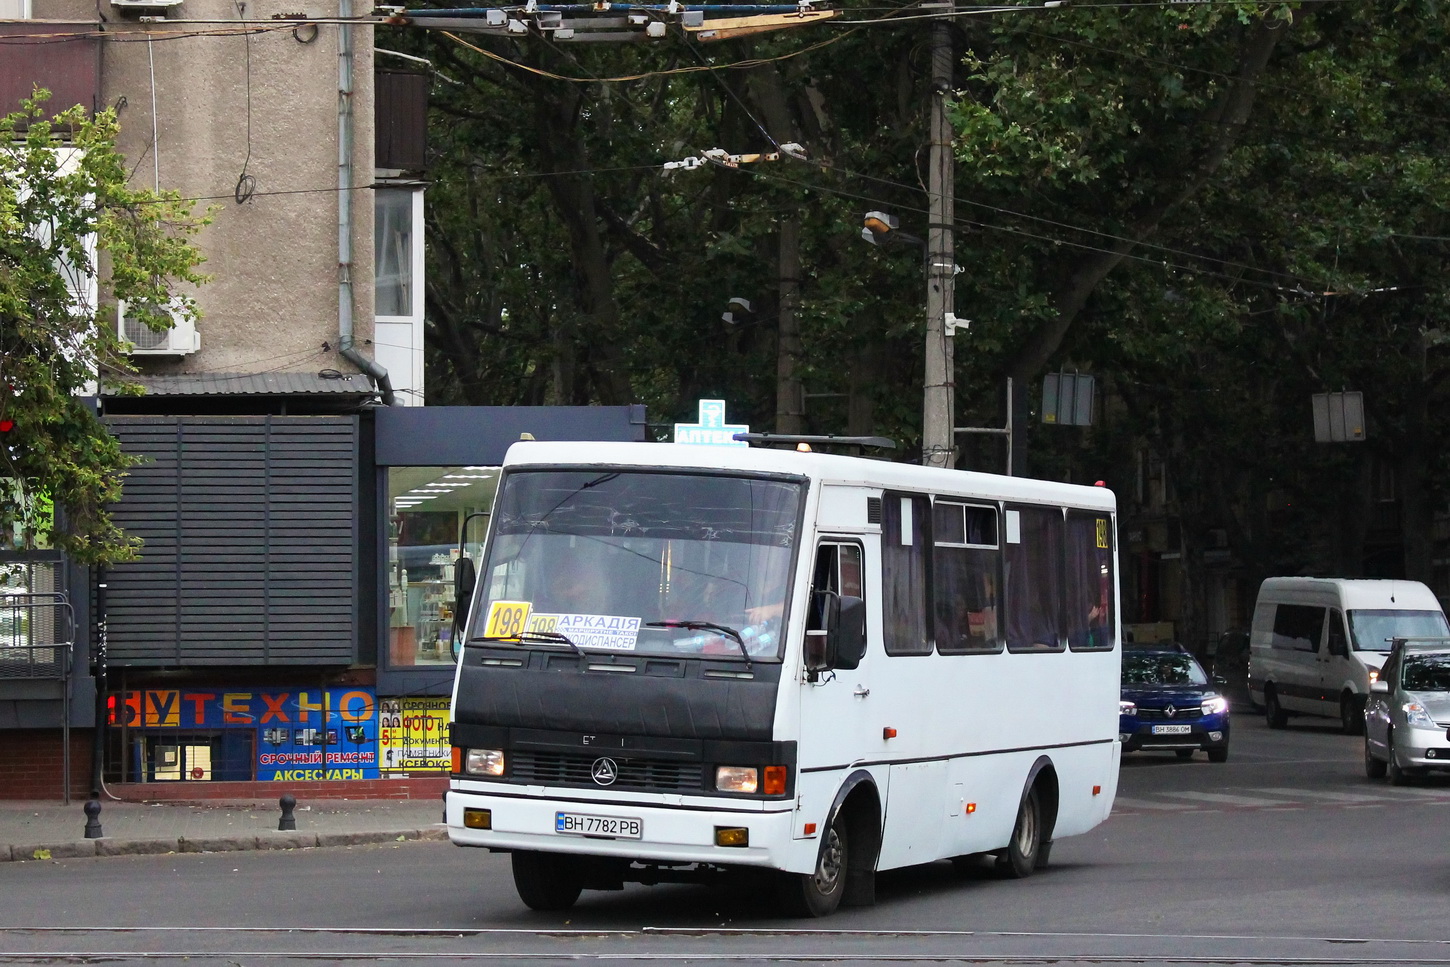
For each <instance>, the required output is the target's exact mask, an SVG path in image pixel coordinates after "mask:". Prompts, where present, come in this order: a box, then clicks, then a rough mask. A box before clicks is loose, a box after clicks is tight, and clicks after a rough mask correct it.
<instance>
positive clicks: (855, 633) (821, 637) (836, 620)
mask: <svg viewBox="0 0 1450 967" xmlns="http://www.w3.org/2000/svg"><path fill="white" fill-rule="evenodd" d="M865 654H866V602H865V601H863V600H861V599H860V598H854V597H851V596H850V595H841V594H837V593H836V592H834V591H817V592H816V593H815V595H814V596H813V598H812V601H811V620H810V622H809V623H808V625H807V628H806V647H805V666H806V671H808V672H810V673H812V676H814V674H815V673H816V672H823V671H827V670H829V669H833V668H841V669H850V668H855V667H856V666H857V665H859V664H861V658H862V657H863V656H864V655H865ZM810 680H811V681H815V678H814V677H811V679H810Z"/></svg>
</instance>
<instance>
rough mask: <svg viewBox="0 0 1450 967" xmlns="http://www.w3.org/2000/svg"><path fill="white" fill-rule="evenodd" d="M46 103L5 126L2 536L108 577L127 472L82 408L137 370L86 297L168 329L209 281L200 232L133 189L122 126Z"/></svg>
mask: <svg viewBox="0 0 1450 967" xmlns="http://www.w3.org/2000/svg"><path fill="white" fill-rule="evenodd" d="M46 96H47V95H46V94H45V93H44V92H37V96H36V97H35V98H34V99H33V100H31V101H28V102H26V104H25V106H24V108H23V109H22V110H21V111H19V112H17V113H14V114H11V115H10V116H8V117H6V118H3V119H0V478H7V479H4V480H3V481H0V482H3V483H4V484H5V486H4V487H3V489H0V532H3V533H4V534H6V535H7V538H9V537H12V536H13V537H18V544H19V546H20V547H21V548H26V549H28V548H34V547H47V546H48V547H54V548H57V549H59V550H63V551H65V552H67V553H68V554H70V555H71V556H72V558H73V559H75V560H76V561H79V562H82V563H88V564H90V563H104V562H109V561H115V560H124V559H127V558H129V557H132V556H134V554H135V552H136V550H137V548H138V547H139V541H138V540H137V539H135V538H130V537H128V536H126V535H125V534H124V533H123V532H122V531H121V530H120V529H119V528H117V527H116V526H115V524H114V523H112V521H111V518H110V514H109V512H108V510H107V505H108V504H111V503H114V502H115V501H116V500H117V499H118V498H119V497H120V492H121V480H122V478H123V476H124V471H125V468H126V467H127V466H128V465H130V463H131V460H130V458H128V457H127V456H125V455H124V454H123V453H122V452H121V449H120V446H119V444H118V442H117V441H116V439H115V438H114V437H112V436H111V435H110V434H109V433H107V432H106V430H105V428H104V427H103V426H102V425H101V423H100V421H99V420H98V419H97V418H96V414H95V412H94V410H93V408H92V407H91V406H90V405H88V403H87V402H86V400H85V399H84V397H85V396H86V395H94V394H95V392H96V390H97V389H98V388H99V387H101V386H105V387H107V388H109V389H114V390H117V391H126V390H127V387H128V386H129V385H130V384H127V383H126V381H125V377H126V374H127V373H130V372H133V370H132V369H131V367H130V366H129V364H128V362H127V360H126V357H125V355H124V353H123V351H122V350H123V346H122V344H121V341H120V339H119V338H118V336H117V333H116V327H115V325H114V324H110V320H111V319H113V318H114V315H111V314H109V313H102V311H101V309H100V307H99V306H98V305H97V304H96V300H95V299H94V298H93V296H92V295H91V294H90V293H91V292H92V290H93V289H94V288H95V283H96V281H97V280H98V279H101V278H102V277H104V285H103V287H102V288H103V291H105V292H106V293H107V295H108V301H110V300H114V299H125V300H126V301H127V303H128V305H129V306H130V309H129V310H128V311H131V312H133V313H134V315H135V316H136V317H137V318H140V319H142V320H144V321H145V322H146V324H147V325H148V326H151V327H152V328H154V329H158V330H160V329H164V328H166V327H169V326H170V325H171V324H172V319H171V317H170V315H169V314H168V312H167V311H165V309H164V308H163V307H167V306H169V305H178V303H174V302H173V292H172V287H173V286H174V285H175V284H176V283H177V282H187V283H193V284H195V283H200V282H201V281H202V277H201V276H200V275H199V274H198V273H197V266H198V265H199V264H200V263H201V261H202V258H201V255H200V254H199V252H198V251H197V249H196V248H195V247H194V246H193V245H192V243H191V238H192V236H193V235H194V234H195V233H196V232H197V231H198V230H199V229H200V228H201V226H202V225H203V224H204V221H205V219H204V218H198V217H196V216H194V215H193V214H192V213H191V207H190V205H188V204H186V203H184V202H183V201H181V200H180V199H179V198H177V197H176V196H175V195H174V194H172V193H167V194H162V195H157V194H156V193H154V192H151V191H148V190H144V189H133V188H131V187H129V186H128V184H127V180H128V174H129V171H128V168H127V166H126V163H125V159H123V158H122V157H121V155H120V154H119V153H118V152H117V151H116V147H115V145H116V134H117V125H116V117H115V114H114V112H112V111H105V112H102V113H100V114H99V115H97V116H96V117H94V118H88V117H87V116H86V114H85V112H84V111H83V110H82V109H81V108H79V107H76V108H72V109H70V110H67V111H64V112H62V113H60V114H58V115H55V116H54V117H48V116H47V115H46V112H45V111H44V107H43V105H44V100H45V97H46ZM97 253H99V258H98V255H97ZM100 258H103V259H104V260H105V265H104V269H105V271H104V272H103V271H102V269H103V266H102V265H100V264H98V262H99V259H100ZM112 311H113V310H112ZM179 311H181V312H184V313H192V314H194V313H195V307H194V305H192V304H191V303H190V302H189V301H187V300H185V299H182V300H180V301H179ZM132 389H134V387H132ZM48 506H53V507H54V508H55V509H56V511H57V512H56V513H54V514H51V513H46V512H42V508H45V507H48Z"/></svg>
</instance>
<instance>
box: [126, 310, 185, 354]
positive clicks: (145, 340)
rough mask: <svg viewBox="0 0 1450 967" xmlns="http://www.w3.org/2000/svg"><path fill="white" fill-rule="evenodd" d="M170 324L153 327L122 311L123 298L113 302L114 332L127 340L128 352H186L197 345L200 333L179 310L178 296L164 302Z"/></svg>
mask: <svg viewBox="0 0 1450 967" xmlns="http://www.w3.org/2000/svg"><path fill="white" fill-rule="evenodd" d="M166 311H167V313H169V314H170V316H171V328H170V329H162V330H161V331H159V332H158V331H157V330H155V329H152V328H150V327H149V326H147V325H146V323H144V322H142V321H141V320H140V319H137V318H134V317H133V316H128V315H127V314H126V301H125V300H124V299H122V300H120V301H119V302H117V303H116V334H117V335H118V336H120V337H121V339H122V340H123V341H124V342H128V343H130V344H131V345H130V348H129V349H127V350H126V351H127V352H128V353H130V354H131V355H132V356H189V355H191V354H192V353H194V352H196V351H197V350H198V349H200V348H201V333H199V332H197V331H196V322H195V320H193V319H191V318H189V317H188V316H186V315H185V314H184V313H183V312H182V305H181V301H180V300H179V299H173V300H171V302H170V303H168V304H167V306H166Z"/></svg>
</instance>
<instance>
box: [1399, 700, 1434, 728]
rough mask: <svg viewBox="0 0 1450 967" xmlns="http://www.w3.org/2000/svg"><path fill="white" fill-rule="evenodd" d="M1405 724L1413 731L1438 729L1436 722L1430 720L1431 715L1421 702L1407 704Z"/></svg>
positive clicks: (1405, 706)
mask: <svg viewBox="0 0 1450 967" xmlns="http://www.w3.org/2000/svg"><path fill="white" fill-rule="evenodd" d="M1404 708H1405V724H1407V725H1409V726H1410V728H1413V729H1438V728H1439V726H1438V725H1436V724H1435V720H1434V719H1432V718H1430V713H1429V712H1427V711H1425V706H1423V705H1421V704H1420V703H1419V702H1406V703H1405V705H1404Z"/></svg>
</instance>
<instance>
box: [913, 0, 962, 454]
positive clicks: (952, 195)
mask: <svg viewBox="0 0 1450 967" xmlns="http://www.w3.org/2000/svg"><path fill="white" fill-rule="evenodd" d="M928 7H929V8H930V9H933V10H936V11H938V12H940V13H942V14H943V15H944V16H943V17H942V18H941V19H940V20H938V21H937V22H936V23H935V24H934V25H933V26H932V43H931V158H930V161H929V168H930V171H929V173H928V182H927V193H928V202H929V209H930V215H929V217H930V225H929V228H928V231H927V238H926V379H925V389H924V395H923V399H922V420H921V423H922V425H921V462H922V463H923V464H924V465H925V466H928V467H954V466H956V455H957V451H956V437H955V435H954V433H953V428H952V424H953V422H954V420H955V413H956V385H955V380H956V377H955V375H954V367H953V362H952V360H953V354H952V338H951V337H950V336H948V335H947V325H946V320H947V314H948V313H951V312H952V311H953V309H954V308H955V306H956V302H955V292H956V279H955V275H956V254H955V245H954V237H953V234H952V228H953V221H954V218H955V214H956V186H955V179H954V175H955V170H956V160H955V158H953V156H952V127H951V123H950V122H949V121H948V120H947V98H948V96H950V93H951V90H952V38H951V19H950V15H951V13H952V12H953V11H954V10H955V9H956V3H955V0H944V2H941V3H934V4H930V5H928Z"/></svg>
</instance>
